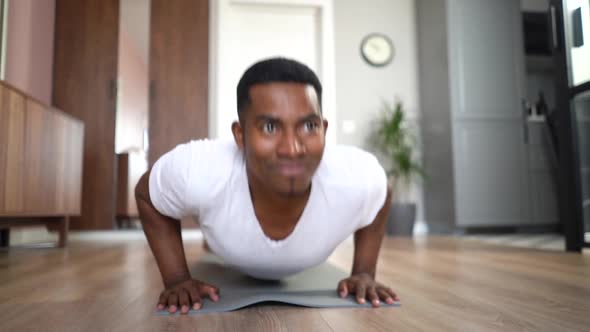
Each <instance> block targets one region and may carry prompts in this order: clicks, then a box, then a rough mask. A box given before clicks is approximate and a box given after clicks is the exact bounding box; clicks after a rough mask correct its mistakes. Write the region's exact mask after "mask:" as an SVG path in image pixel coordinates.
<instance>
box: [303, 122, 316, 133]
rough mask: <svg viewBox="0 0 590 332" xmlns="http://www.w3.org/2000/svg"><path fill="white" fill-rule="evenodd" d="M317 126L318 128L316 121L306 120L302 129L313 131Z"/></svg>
mask: <svg viewBox="0 0 590 332" xmlns="http://www.w3.org/2000/svg"><path fill="white" fill-rule="evenodd" d="M318 128H319V125H318V124H317V123H316V122H314V121H307V122H305V124H304V125H303V129H304V130H305V131H306V132H312V131H314V130H316V129H318Z"/></svg>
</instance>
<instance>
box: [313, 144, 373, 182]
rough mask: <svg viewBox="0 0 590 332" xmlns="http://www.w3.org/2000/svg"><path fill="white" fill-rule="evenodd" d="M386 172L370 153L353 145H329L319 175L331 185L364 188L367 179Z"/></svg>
mask: <svg viewBox="0 0 590 332" xmlns="http://www.w3.org/2000/svg"><path fill="white" fill-rule="evenodd" d="M383 172H384V170H383V167H382V166H381V164H380V163H379V161H378V160H377V158H376V157H375V156H374V155H373V154H372V153H370V152H368V151H366V150H363V149H361V148H359V147H356V146H352V145H340V144H338V145H327V146H326V148H325V150H324V157H323V158H322V163H321V165H320V168H319V169H318V175H319V176H320V177H322V178H324V179H325V180H326V182H328V183H330V184H333V185H334V184H335V185H339V186H343V185H344V186H353V187H357V186H363V185H364V183H365V181H366V179H367V177H373V176H375V175H380V174H382V173H383Z"/></svg>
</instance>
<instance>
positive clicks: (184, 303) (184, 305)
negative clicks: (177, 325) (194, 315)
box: [178, 288, 190, 314]
mask: <svg viewBox="0 0 590 332" xmlns="http://www.w3.org/2000/svg"><path fill="white" fill-rule="evenodd" d="M178 304H179V305H180V313H181V314H186V313H187V312H188V311H189V310H190V306H189V304H190V299H189V295H188V292H187V291H186V289H184V288H183V289H181V290H179V291H178Z"/></svg>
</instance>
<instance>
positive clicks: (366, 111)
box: [328, 0, 423, 221]
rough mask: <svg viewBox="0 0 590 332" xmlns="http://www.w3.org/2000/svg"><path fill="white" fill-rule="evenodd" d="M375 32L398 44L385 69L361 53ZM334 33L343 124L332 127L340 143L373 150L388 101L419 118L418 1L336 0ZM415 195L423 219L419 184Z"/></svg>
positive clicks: (339, 115) (338, 108)
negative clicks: (374, 130) (376, 122)
mask: <svg viewBox="0 0 590 332" xmlns="http://www.w3.org/2000/svg"><path fill="white" fill-rule="evenodd" d="M372 32H380V33H384V34H385V35H387V36H389V38H391V40H392V41H393V44H394V48H395V57H394V59H393V61H392V62H391V63H390V64H389V65H387V66H385V67H382V68H375V67H371V66H370V65H368V64H367V63H365V62H364V60H363V59H362V58H361V55H360V43H361V40H362V39H363V38H364V37H365V36H366V35H367V34H369V33H372ZM334 37H335V59H336V114H337V116H336V117H337V119H338V123H337V124H330V125H331V128H332V129H331V130H334V129H335V128H334V127H335V125H336V126H337V127H338V128H337V141H338V143H342V144H350V145H355V146H359V147H363V148H368V145H367V136H368V135H369V130H370V124H371V121H372V120H373V119H374V118H375V117H376V116H377V115H378V114H379V112H380V107H381V103H382V100H385V101H388V102H390V103H393V102H394V100H395V98H399V99H400V100H401V101H402V102H403V103H404V105H405V107H406V110H407V111H408V113H409V114H408V117H409V118H412V119H414V120H416V122H418V121H417V119H418V117H419V114H420V111H419V110H420V103H419V94H418V53H417V35H416V13H415V1H414V0H395V1H391V0H365V1H357V0H336V1H334ZM346 127H348V128H346ZM346 129H348V130H346ZM350 129H353V130H350ZM328 130H330V129H328ZM410 199H411V200H413V201H415V202H417V203H418V216H417V219H418V220H419V221H420V220H422V219H423V217H422V215H423V211H422V194H421V192H420V188H419V187H418V186H417V187H415V188H413V190H412V193H411V197H410Z"/></svg>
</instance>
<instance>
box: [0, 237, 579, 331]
mask: <svg viewBox="0 0 590 332" xmlns="http://www.w3.org/2000/svg"><path fill="white" fill-rule="evenodd" d="M103 239H104V237H103ZM103 239H101V237H96V238H95V239H89V238H85V239H84V238H78V239H76V236H73V237H72V241H71V242H70V244H69V247H68V248H67V249H19V248H16V249H11V250H9V251H3V252H0V331H24V330H42V331H70V330H71V331H150V330H151V331H164V330H166V331H174V330H202V331H213V330H228V331H232V330H239V331H286V330H300V331H314V330H318V331H324V330H328V331H330V330H333V331H370V330H383V331H391V330H395V331H525V330H526V331H590V255H589V254H588V253H587V252H586V253H585V254H569V253H562V252H555V251H541V250H531V249H521V248H509V247H502V246H497V245H489V244H482V243H480V242H476V241H470V240H461V239H457V238H435V237H430V238H422V239H417V240H411V239H397V238H395V239H391V238H390V239H387V240H386V242H385V243H384V247H383V250H382V255H381V259H380V265H379V268H378V277H379V279H380V280H381V281H382V282H385V283H387V284H389V285H391V286H392V287H393V288H394V290H396V291H397V293H398V294H399V295H400V298H401V302H402V306H401V307H399V308H381V309H304V308H296V307H289V306H280V305H258V306H254V307H250V308H246V309H243V310H240V311H236V312H231V313H224V314H210V315H203V316H183V317H161V316H155V315H154V314H153V313H154V308H155V301H156V297H157V294H158V293H159V291H160V290H161V281H160V276H159V274H158V271H157V268H156V266H155V263H154V260H153V258H152V256H151V253H150V252H149V249H148V247H147V245H146V243H145V241H144V240H143V239H142V238H141V237H139V236H135V237H131V238H126V237H119V238H118V239H116V238H115V239H111V240H110V241H103ZM187 242H188V243H187V252H188V255H189V260H190V261H191V262H194V261H196V260H197V259H198V258H199V256H200V255H201V254H202V253H203V252H202V250H201V245H200V240H198V239H192V240H189V241H187ZM351 253H352V247H351V243H346V244H344V245H343V246H341V247H340V248H339V249H338V250H337V251H336V252H335V253H334V255H333V256H332V257H331V258H330V261H331V262H333V263H334V264H336V265H338V266H341V267H342V268H345V269H348V268H349V266H350V262H351ZM210 281H211V282H212V283H213V282H214V280H210ZM334 287H336V285H334ZM222 291H223V290H222ZM222 294H223V293H222Z"/></svg>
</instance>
